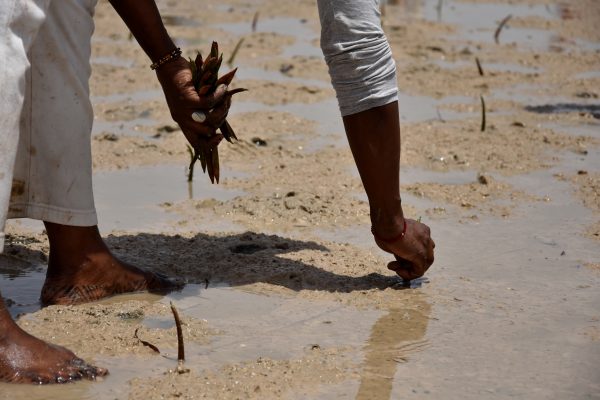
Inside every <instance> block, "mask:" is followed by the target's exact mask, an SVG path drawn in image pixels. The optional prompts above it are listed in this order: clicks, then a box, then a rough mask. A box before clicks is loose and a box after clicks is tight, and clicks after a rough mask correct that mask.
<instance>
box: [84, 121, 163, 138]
mask: <svg viewBox="0 0 600 400" xmlns="http://www.w3.org/2000/svg"><path fill="white" fill-rule="evenodd" d="M157 125H158V123H157V121H156V120H153V119H149V118H135V119H132V120H129V121H123V120H118V121H101V120H98V119H96V120H94V125H93V127H92V135H94V136H97V135H102V134H104V133H108V134H114V135H117V136H136V137H143V138H146V139H147V138H148V137H149V136H152V135H154V134H156V132H154V133H149V132H145V131H144V130H143V128H147V127H155V126H157Z"/></svg>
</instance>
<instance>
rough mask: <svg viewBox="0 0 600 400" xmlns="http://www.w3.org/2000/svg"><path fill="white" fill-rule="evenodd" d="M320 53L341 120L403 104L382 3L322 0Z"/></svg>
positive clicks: (320, 9)
mask: <svg viewBox="0 0 600 400" xmlns="http://www.w3.org/2000/svg"><path fill="white" fill-rule="evenodd" d="M318 5H319V17H320V19H321V49H322V50H323V55H324V56H325V61H326V62H327V66H328V67H329V75H330V76H331V83H332V84H333V87H334V89H335V92H336V95H337V99H338V103H339V107H340V111H341V114H342V116H346V115H351V114H356V113H359V112H361V111H365V110H368V109H370V108H374V107H379V106H383V105H386V104H389V103H391V102H394V101H397V100H398V84H397V81H396V64H395V62H394V59H393V58H392V52H391V50H390V46H389V43H388V41H387V39H386V37H385V34H384V32H383V29H382V28H381V14H380V10H379V0H318Z"/></svg>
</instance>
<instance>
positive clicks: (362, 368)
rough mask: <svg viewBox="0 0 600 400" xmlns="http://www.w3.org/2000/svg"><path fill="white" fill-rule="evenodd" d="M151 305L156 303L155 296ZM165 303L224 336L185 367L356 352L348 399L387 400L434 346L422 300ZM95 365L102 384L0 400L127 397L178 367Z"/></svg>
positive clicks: (123, 362) (184, 296)
mask: <svg viewBox="0 0 600 400" xmlns="http://www.w3.org/2000/svg"><path fill="white" fill-rule="evenodd" d="M19 279H20V278H19ZM2 282H3V283H4V281H2ZM3 286H4V285H3ZM2 290H4V287H2ZM135 296H136V297H134V298H135V299H136V300H140V299H142V298H143V297H142V296H143V295H135ZM129 299H132V296H119V297H117V298H115V299H113V300H110V301H112V302H118V301H126V300H129ZM148 300H150V301H155V296H154V297H153V298H150V299H148ZM160 301H161V302H163V303H165V304H168V302H170V301H173V302H174V303H175V304H176V305H177V308H178V310H179V312H180V315H181V316H182V318H183V319H184V320H185V318H186V317H194V318H199V319H203V320H206V321H207V323H208V326H210V327H211V328H213V329H217V330H218V331H219V332H220V334H219V335H217V336H215V337H214V339H213V340H212V342H211V343H210V344H208V345H205V346H200V345H191V344H188V346H186V367H187V368H190V369H193V370H196V371H202V370H204V369H211V370H217V369H219V368H220V367H222V366H224V365H230V364H234V363H241V362H246V361H250V362H252V361H254V360H256V359H258V358H261V357H262V358H270V359H274V360H288V359H298V358H302V357H304V356H305V355H306V353H307V351H310V350H311V349H312V348H315V347H316V348H322V349H328V348H352V349H354V351H352V352H351V353H350V354H348V357H349V360H352V361H353V362H355V363H356V364H357V365H358V371H359V374H360V378H359V379H357V380H356V382H355V383H354V384H352V385H347V386H346V387H341V386H338V390H339V392H340V393H343V394H345V395H346V396H348V395H352V394H353V393H356V391H357V390H358V395H357V396H358V397H356V398H357V399H367V398H368V399H381V400H384V399H385V400H387V399H389V398H390V393H391V390H392V384H393V380H392V379H390V377H393V376H394V375H395V373H396V370H397V368H398V364H399V363H401V362H406V361H407V360H408V358H409V357H414V356H416V355H417V354H418V353H420V352H421V351H423V350H425V349H426V348H427V347H428V345H429V343H428V340H427V338H426V333H427V326H428V323H429V319H430V313H431V306H430V305H429V304H428V303H427V302H426V301H425V300H423V298H422V297H421V296H415V298H414V302H413V303H412V304H411V308H410V309H405V308H401V307H399V308H393V309H390V310H387V311H379V310H364V309H356V308H354V307H350V306H346V305H341V304H339V303H337V302H329V301H323V300H307V299H298V298H291V297H281V296H266V295H260V294H256V293H251V292H245V291H242V290H239V289H233V288H230V287H225V286H222V287H216V286H215V287H209V288H207V289H205V288H204V286H199V285H189V286H187V287H186V288H185V289H184V290H183V291H182V292H180V293H177V294H174V295H172V296H168V297H166V298H164V299H162V300H160ZM144 324H146V325H147V326H151V327H159V328H173V327H174V323H173V320H172V318H171V317H170V316H168V317H164V318H162V317H161V318H152V319H146V320H145V321H144ZM162 350H163V354H164V353H165V352H166V353H169V354H174V353H175V351H176V350H175V344H174V346H173V348H172V349H162ZM97 363H98V364H99V365H102V366H104V367H107V368H109V370H110V372H111V375H109V376H108V377H107V378H106V379H105V380H104V381H102V382H96V383H88V382H82V383H77V384H74V385H61V386H49V387H45V388H44V389H45V390H44V391H41V390H39V389H38V387H32V386H26V387H23V386H10V385H3V384H0V388H1V389H2V391H1V392H0V393H1V394H0V399H4V398H7V397H3V396H6V395H9V396H10V397H9V398H10V399H11V400H19V399H28V400H29V399H49V398H56V399H58V398H60V399H100V400H103V399H110V400H112V399H114V398H122V396H124V395H125V394H126V393H128V392H129V390H130V387H129V384H128V382H129V381H130V380H131V379H133V378H143V377H148V378H150V377H154V376H156V377H158V376H161V375H162V374H163V373H164V372H165V371H167V370H169V369H171V368H174V367H175V366H176V364H177V363H176V360H175V359H174V358H173V357H172V356H167V357H161V356H155V357H151V358H148V357H135V356H132V357H128V358H106V357H100V358H98V360H97ZM324 388H328V386H324ZM357 388H358V389H357ZM324 390H325V389H324ZM325 391H326V392H327V393H330V391H329V390H325ZM115 396H116V397H115ZM319 398H321V397H319Z"/></svg>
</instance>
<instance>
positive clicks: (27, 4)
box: [0, 0, 97, 252]
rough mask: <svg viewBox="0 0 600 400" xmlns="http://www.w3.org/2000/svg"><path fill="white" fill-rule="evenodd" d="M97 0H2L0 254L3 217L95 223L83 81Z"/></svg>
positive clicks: (89, 115)
mask: <svg viewBox="0 0 600 400" xmlns="http://www.w3.org/2000/svg"><path fill="white" fill-rule="evenodd" d="M96 2H97V0H0V88H1V89H0V90H1V92H0V252H1V251H2V248H3V243H4V225H5V222H6V218H22V217H27V218H33V219H39V220H44V221H49V222H55V223H60V224H68V225H76V226H92V225H96V224H97V217H96V211H95V207H94V199H93V194H92V161H91V143H90V140H91V129H92V121H93V112H92V106H91V103H90V98H89V84H88V80H89V77H90V74H91V68H90V63H89V59H90V55H91V43H90V42H91V36H92V32H93V30H94V24H93V19H92V17H93V13H94V7H95V5H96Z"/></svg>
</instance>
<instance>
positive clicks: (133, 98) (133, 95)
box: [91, 90, 164, 104]
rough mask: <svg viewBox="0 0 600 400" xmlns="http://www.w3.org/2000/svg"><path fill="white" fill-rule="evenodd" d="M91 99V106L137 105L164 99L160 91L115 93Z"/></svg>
mask: <svg viewBox="0 0 600 400" xmlns="http://www.w3.org/2000/svg"><path fill="white" fill-rule="evenodd" d="M91 99H92V103H93V104H97V103H121V102H125V101H128V102H131V103H139V102H143V101H150V100H162V99H164V94H163V92H162V91H160V90H139V91H137V92H128V93H115V94H110V95H106V96H92V97H91Z"/></svg>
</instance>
